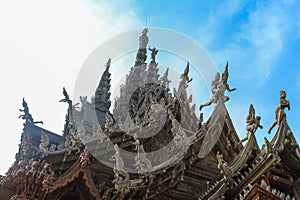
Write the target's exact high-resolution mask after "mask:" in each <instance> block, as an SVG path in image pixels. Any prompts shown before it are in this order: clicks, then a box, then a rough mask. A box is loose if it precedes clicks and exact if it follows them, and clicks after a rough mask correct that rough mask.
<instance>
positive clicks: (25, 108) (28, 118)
mask: <svg viewBox="0 0 300 200" xmlns="http://www.w3.org/2000/svg"><path fill="white" fill-rule="evenodd" d="M22 106H23V109H19V110H20V111H21V112H24V114H22V115H20V116H19V118H22V119H25V122H26V123H27V122H29V123H33V124H43V122H42V121H38V122H35V121H34V120H33V118H32V116H31V114H30V113H29V108H28V105H27V103H26V101H25V98H24V97H23V102H22Z"/></svg>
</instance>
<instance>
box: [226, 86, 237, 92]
mask: <svg viewBox="0 0 300 200" xmlns="http://www.w3.org/2000/svg"><path fill="white" fill-rule="evenodd" d="M234 90H236V88H232V89H230V87H229V85H228V86H227V91H228V92H232V91H234Z"/></svg>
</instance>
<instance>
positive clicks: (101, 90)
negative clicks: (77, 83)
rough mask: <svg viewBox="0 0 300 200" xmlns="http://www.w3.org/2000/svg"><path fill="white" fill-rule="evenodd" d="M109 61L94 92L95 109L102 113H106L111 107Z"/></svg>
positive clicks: (109, 60)
mask: <svg viewBox="0 0 300 200" xmlns="http://www.w3.org/2000/svg"><path fill="white" fill-rule="evenodd" d="M110 64H111V59H108V61H107V63H106V65H105V67H106V69H105V71H104V73H103V74H102V77H101V79H100V82H99V85H98V87H97V89H96V92H95V107H96V108H97V109H99V110H102V111H108V110H109V108H110V105H111V101H110V100H109V98H110V81H111V79H110V76H111V74H110V73H109V68H110Z"/></svg>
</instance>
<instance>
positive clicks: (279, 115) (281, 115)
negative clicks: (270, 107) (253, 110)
mask: <svg viewBox="0 0 300 200" xmlns="http://www.w3.org/2000/svg"><path fill="white" fill-rule="evenodd" d="M279 95H280V99H279V106H278V107H277V108H276V109H275V121H274V122H273V124H272V125H271V127H270V128H269V130H268V133H269V134H270V133H271V130H272V129H273V128H274V127H275V126H276V124H278V125H280V123H281V121H282V119H285V118H286V114H285V112H284V109H285V108H287V109H288V110H290V109H291V107H290V102H289V101H288V100H286V92H285V91H284V90H280V92H279Z"/></svg>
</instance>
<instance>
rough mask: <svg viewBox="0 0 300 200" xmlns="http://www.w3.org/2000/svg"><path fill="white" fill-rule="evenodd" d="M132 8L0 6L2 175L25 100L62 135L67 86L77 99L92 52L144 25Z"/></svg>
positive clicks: (74, 1)
mask: <svg viewBox="0 0 300 200" xmlns="http://www.w3.org/2000/svg"><path fill="white" fill-rule="evenodd" d="M130 5H131V4H130V3H129V2H125V3H124V2H119V3H118V4H115V2H111V3H106V2H100V3H94V4H93V5H92V4H87V3H86V2H84V1H82V0H66V1H58V0H54V1H38V0H30V1H1V2H0V24H1V27H0V28H1V30H0V44H1V45H0V54H1V59H0V66H1V70H2V73H1V75H0V81H1V83H0V90H1V92H2V98H1V100H0V102H1V105H2V114H1V117H0V118H1V119H0V120H1V121H2V123H1V124H2V127H1V128H2V131H1V137H2V140H1V141H0V158H1V159H0V160H1V161H0V174H3V173H5V171H6V170H7V167H9V166H10V165H11V163H12V162H13V159H14V154H15V153H16V152H17V148H18V143H19V140H20V133H21V132H22V120H19V119H18V118H17V117H18V116H19V114H20V113H19V112H18V109H19V108H21V101H22V98H23V96H25V98H26V100H27V102H28V105H29V108H30V112H31V113H32V115H33V117H34V119H35V120H43V121H44V124H45V127H46V128H49V129H50V130H55V132H57V133H61V130H62V129H63V123H64V115H65V112H66V105H64V104H61V103H58V101H59V100H60V99H61V98H62V87H63V86H66V88H67V90H68V92H69V93H70V96H72V92H73V88H74V83H75V81H76V76H77V73H78V71H79V69H80V66H81V64H82V63H83V62H84V60H85V59H86V57H87V56H88V54H89V53H90V52H91V51H92V50H93V49H94V48H95V47H96V46H97V45H99V44H100V43H101V42H103V41H105V40H106V39H108V38H109V37H111V36H112V35H115V34H117V33H120V32H123V31H126V30H128V29H132V28H136V27H141V26H142V25H141V24H143V23H142V22H140V21H139V19H138V18H137V16H136V15H135V13H134V12H133V11H132V9H130ZM124 7H126V9H123V8H124ZM104 64H105V63H99V65H100V66H103V65H104Z"/></svg>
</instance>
